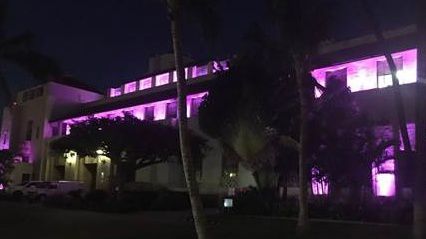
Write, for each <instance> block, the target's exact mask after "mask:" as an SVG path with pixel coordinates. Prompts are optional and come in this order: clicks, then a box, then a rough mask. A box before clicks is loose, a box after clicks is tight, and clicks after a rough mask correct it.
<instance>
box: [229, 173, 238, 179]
mask: <svg viewBox="0 0 426 239" xmlns="http://www.w3.org/2000/svg"><path fill="white" fill-rule="evenodd" d="M235 176H237V174H236V173H229V177H230V178H233V177H235Z"/></svg>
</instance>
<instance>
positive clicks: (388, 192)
mask: <svg viewBox="0 0 426 239" xmlns="http://www.w3.org/2000/svg"><path fill="white" fill-rule="evenodd" d="M373 184H375V185H376V187H374V194H375V195H376V196H381V197H392V196H395V175H394V174H393V173H378V174H376V177H375V181H374V183H373Z"/></svg>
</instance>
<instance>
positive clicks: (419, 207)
mask: <svg viewBox="0 0 426 239" xmlns="http://www.w3.org/2000/svg"><path fill="white" fill-rule="evenodd" d="M416 4H417V10H418V11H417V23H418V24H417V25H418V31H419V33H418V39H417V42H418V47H419V49H420V52H421V53H420V54H419V56H420V57H422V56H423V54H422V53H423V50H424V39H425V36H424V34H425V31H424V30H425V29H424V28H425V18H426V16H425V14H424V13H423V11H422V10H423V9H424V7H426V4H425V3H424V1H420V0H419V1H417V3H416ZM362 6H363V10H364V12H365V14H366V17H367V19H368V23H369V24H370V26H371V27H372V30H373V32H374V35H375V37H376V39H377V41H378V42H379V44H380V45H381V46H383V53H384V55H385V58H386V61H387V63H388V65H389V69H390V72H391V75H392V89H393V92H394V100H395V107H396V113H397V117H398V123H399V129H400V132H401V136H402V143H403V145H404V150H405V151H407V153H408V154H411V152H412V148H411V144H410V140H409V137H408V131H407V122H406V119H405V109H404V105H403V101H402V96H401V89H400V85H399V80H398V77H397V74H396V73H397V68H396V65H395V62H394V60H393V58H392V55H391V53H392V52H391V51H390V49H389V47H388V46H387V41H386V40H385V38H384V36H383V33H382V30H381V29H380V26H379V23H378V21H377V19H375V18H374V14H373V12H372V10H371V7H370V6H369V4H368V2H367V0H362ZM420 59H423V58H419V59H418V62H423V61H421V60H420ZM422 65H423V64H419V66H420V67H419V70H418V77H421V76H423V74H424V72H423V70H424V69H423V68H422ZM416 90H417V92H416V111H417V116H416V122H417V123H416V132H417V133H416V134H417V136H416V142H417V144H416V155H415V161H416V162H415V164H416V172H415V180H414V213H413V234H414V237H415V238H419V239H420V238H424V237H425V236H426V227H425V224H426V205H425V201H426V190H425V182H426V179H425V176H423V174H424V170H425V169H426V163H424V162H423V161H424V157H425V156H426V148H425V145H424V144H423V143H422V142H423V137H424V130H426V125H425V124H426V119H425V116H423V114H422V113H420V112H423V111H424V108H425V107H426V105H425V103H424V100H425V99H424V98H423V91H424V87H422V86H418V87H417V88H416ZM396 176H397V175H396ZM396 183H398V180H397V181H396ZM396 186H397V189H398V185H396Z"/></svg>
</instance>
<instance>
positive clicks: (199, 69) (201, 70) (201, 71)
mask: <svg viewBox="0 0 426 239" xmlns="http://www.w3.org/2000/svg"><path fill="white" fill-rule="evenodd" d="M194 69H195V70H194V73H195V74H194V75H193V78H195V77H200V76H205V75H207V74H209V67H208V65H203V66H194Z"/></svg>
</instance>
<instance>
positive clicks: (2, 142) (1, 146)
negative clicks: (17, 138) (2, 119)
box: [0, 131, 10, 150]
mask: <svg viewBox="0 0 426 239" xmlns="http://www.w3.org/2000/svg"><path fill="white" fill-rule="evenodd" d="M0 136H1V137H0V150H5V149H9V144H10V136H9V134H8V132H7V131H4V133H3V134H1V135H0Z"/></svg>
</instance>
